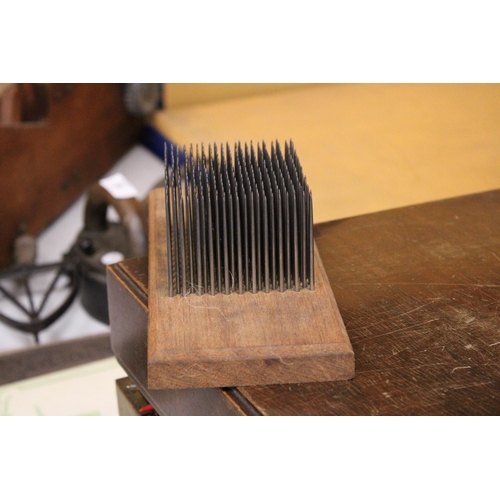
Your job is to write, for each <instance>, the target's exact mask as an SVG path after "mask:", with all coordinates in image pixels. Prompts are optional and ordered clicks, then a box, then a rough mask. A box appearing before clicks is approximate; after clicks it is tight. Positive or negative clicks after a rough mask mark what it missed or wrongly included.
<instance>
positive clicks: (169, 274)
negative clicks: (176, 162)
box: [164, 142, 174, 297]
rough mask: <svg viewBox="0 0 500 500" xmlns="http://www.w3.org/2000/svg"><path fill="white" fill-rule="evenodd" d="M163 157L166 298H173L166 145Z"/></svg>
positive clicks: (168, 176)
mask: <svg viewBox="0 0 500 500" xmlns="http://www.w3.org/2000/svg"><path fill="white" fill-rule="evenodd" d="M164 155H165V226H166V227H165V229H166V236H167V283H168V296H169V297H173V296H174V287H173V282H172V233H171V231H170V175H169V168H168V162H167V143H166V142H165V147H164Z"/></svg>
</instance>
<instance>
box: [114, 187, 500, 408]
mask: <svg viewBox="0 0 500 500" xmlns="http://www.w3.org/2000/svg"><path fill="white" fill-rule="evenodd" d="M499 213H500V190H499V191H491V192H486V193H480V194H476V195H470V196H465V197H460V198H453V199H449V200H443V201H440V202H433V203H428V204H423V205H416V206H412V207H406V208H401V209H395V210H390V211H386V212H380V213H376V214H370V215H364V216H360V217H355V218H351V219H345V220H340V221H333V222H329V223H325V224H320V225H318V226H316V234H315V238H316V244H317V246H318V250H319V252H320V254H321V256H322V259H323V264H324V265H325V269H326V272H327V274H328V277H329V280H330V283H331V285H332V288H333V290H334V292H335V297H336V299H337V301H338V304H339V309H340V312H341V313H342V317H343V319H344V321H345V324H346V327H347V331H348V332H349V336H350V339H351V343H352V345H353V349H354V353H355V355H356V376H355V378H354V379H352V380H349V381H339V382H331V383H313V384H294V385H270V386H253V387H239V388H233V389H232V391H234V392H236V393H238V394H239V396H240V398H241V400H243V401H246V402H247V403H248V405H249V408H251V409H252V414H255V413H261V414H263V415H498V414H500V333H499V332H500V319H499V317H498V312H497V309H498V304H499V302H500V234H499V232H498V214H499ZM119 265H120V266H121V268H122V269H123V270H124V271H126V273H127V276H129V279H130V281H131V282H134V283H136V289H140V290H142V291H143V293H146V294H147V266H148V263H147V259H146V258H144V259H136V260H134V261H132V260H130V261H124V262H122V263H121V264H119ZM127 293H132V291H129V292H124V293H123V294H122V295H127ZM146 297H147V295H146ZM132 299H133V300H136V299H134V298H133V297H132ZM126 307H127V306H126V305H125V306H124V307H123V308H122V315H123V316H124V317H123V320H122V322H121V327H122V328H121V329H117V330H115V329H114V328H112V338H113V337H117V338H120V337H122V336H130V335H136V336H137V338H142V339H143V342H146V337H147V320H146V317H147V307H146V309H145V311H146V314H145V315H144V317H143V318H142V320H141V321H142V325H141V327H140V328H138V329H137V330H136V331H135V332H134V333H132V332H130V331H129V324H130V320H131V319H132V318H133V317H134V315H135V313H136V311H135V310H131V309H129V310H127V308H126ZM128 356H129V364H128V365H127V364H126V363H124V364H123V366H124V368H125V370H127V371H128V372H129V373H130V366H131V364H130V360H131V359H133V358H134V356H135V353H134V352H133V351H131V352H129V353H128ZM144 359H145V356H144ZM142 366H143V368H142V369H143V370H144V372H145V370H146V368H145V367H146V362H145V361H143V363H142ZM142 392H143V394H144V395H145V397H146V398H147V399H148V400H150V394H151V393H154V394H155V397H158V395H161V396H163V397H167V395H170V397H174V395H175V398H176V403H177V404H179V405H182V403H183V400H184V398H185V400H186V401H187V400H188V399H189V398H191V399H189V400H190V403H191V404H194V403H193V401H194V400H193V399H192V398H193V395H192V393H190V391H185V390H181V391H175V390H170V391H168V390H167V391H148V390H147V388H145V389H144V390H143V391H142ZM222 392H223V391H222V390H219V391H217V390H214V389H202V390H199V392H198V393H197V396H198V398H199V399H198V405H197V406H196V411H197V412H202V413H204V414H207V415H208V414H212V409H211V407H210V406H209V403H211V402H212V398H214V397H220V394H221V393H222ZM153 404H154V403H153ZM204 405H206V406H204ZM156 407H157V406H156V405H155V408H156ZM158 408H159V409H160V412H161V410H162V407H161V403H160V405H159V406H158ZM169 410H170V413H171V414H173V413H175V412H176V409H175V408H173V407H170V408H169ZM179 413H180V412H179ZM247 413H249V412H247ZM184 414H185V413H184Z"/></svg>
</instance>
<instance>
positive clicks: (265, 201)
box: [165, 141, 314, 296]
mask: <svg viewBox="0 0 500 500" xmlns="http://www.w3.org/2000/svg"><path fill="white" fill-rule="evenodd" d="M182 153H183V154H182V157H183V159H184V161H183V162H181V161H180V154H181V152H180V151H179V149H178V148H176V147H173V148H172V149H171V154H170V158H167V156H168V155H167V147H166V145H165V209H166V234H167V274H168V276H167V281H168V295H169V296H174V295H177V294H182V295H184V296H185V295H188V294H190V293H197V294H200V295H201V294H204V293H210V294H212V295H214V294H216V293H224V294H230V293H233V292H236V293H244V292H247V291H250V292H253V293H257V292H259V291H265V292H270V291H271V290H278V291H280V292H284V291H285V290H296V291H299V290H300V289H301V288H310V289H311V290H313V289H314V242H313V213H312V211H313V210H312V195H311V191H310V189H309V187H308V185H307V181H306V178H305V176H304V174H303V171H302V167H301V165H300V162H299V159H298V156H297V153H296V151H295V148H294V146H293V143H292V142H291V141H290V143H285V146H284V151H282V149H281V147H280V145H279V143H278V142H276V143H272V144H271V148H270V151H269V150H268V149H267V147H266V145H265V144H264V143H263V144H262V146H261V145H260V144H259V145H257V151H255V149H254V147H253V145H252V144H250V146H249V145H248V144H245V145H244V146H242V145H241V144H236V145H235V146H234V149H233V151H231V148H230V147H229V145H228V144H226V147H225V148H224V147H223V146H222V145H221V147H220V148H218V147H217V145H215V144H214V145H213V147H212V146H211V145H209V146H208V151H206V150H205V147H204V146H203V145H201V147H198V146H196V151H195V152H193V147H192V146H191V147H190V149H189V151H187V150H186V148H185V147H184V148H183V151H182ZM168 160H170V161H168Z"/></svg>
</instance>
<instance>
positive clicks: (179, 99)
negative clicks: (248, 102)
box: [163, 83, 314, 109]
mask: <svg viewBox="0 0 500 500" xmlns="http://www.w3.org/2000/svg"><path fill="white" fill-rule="evenodd" d="M307 85H314V84H310V83H309V84H308V83H166V84H164V85H163V102H164V107H165V108H166V109H172V108H177V107H180V106H184V105H186V104H199V103H203V102H210V101H221V100H223V99H231V98H235V97H242V96H248V95H253V94H263V93H269V92H276V91H280V90H288V89H294V88H297V87H305V86H307Z"/></svg>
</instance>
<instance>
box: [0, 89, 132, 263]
mask: <svg viewBox="0 0 500 500" xmlns="http://www.w3.org/2000/svg"><path fill="white" fill-rule="evenodd" d="M48 91H49V111H48V116H47V118H46V119H44V120H43V121H41V122H31V123H20V124H8V125H4V126H0V165H1V171H0V199H1V200H2V202H1V203H0V220H1V221H2V222H1V224H2V226H1V236H2V237H1V238H0V268H1V267H4V266H6V265H8V264H9V263H11V255H12V244H13V241H14V238H15V236H16V235H17V233H18V231H19V229H20V228H21V227H24V229H25V230H26V231H28V232H29V233H30V234H37V233H39V232H40V231H41V230H42V229H44V228H45V227H46V226H47V225H48V224H49V223H50V222H52V221H53V220H54V219H55V218H56V217H57V216H58V215H59V214H60V213H62V212H63V210H64V209H65V208H67V207H68V206H69V205H70V203H71V202H72V201H74V200H75V199H76V198H78V196H80V195H81V194H82V193H83V192H84V191H85V190H86V189H87V188H88V187H89V186H90V185H91V184H92V183H93V182H95V181H96V180H97V179H98V178H99V177H100V176H101V175H102V174H104V173H105V172H106V171H107V170H109V169H110V168H111V167H112V166H113V164H114V163H115V162H116V161H117V160H118V159H119V158H120V156H122V155H123V154H125V152H126V151H127V150H128V149H129V148H130V147H131V146H132V144H133V143H134V142H135V141H136V140H137V139H138V137H139V134H140V131H141V128H142V121H141V120H140V119H138V118H133V117H130V116H128V115H127V113H126V112H125V108H124V105H123V98H122V87H121V85H120V84H72V85H65V84H49V90H48Z"/></svg>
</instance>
